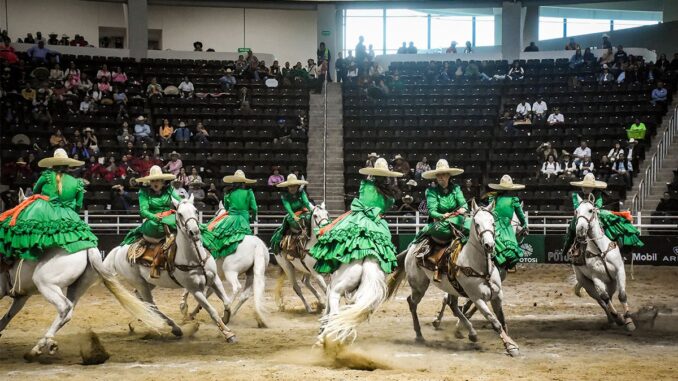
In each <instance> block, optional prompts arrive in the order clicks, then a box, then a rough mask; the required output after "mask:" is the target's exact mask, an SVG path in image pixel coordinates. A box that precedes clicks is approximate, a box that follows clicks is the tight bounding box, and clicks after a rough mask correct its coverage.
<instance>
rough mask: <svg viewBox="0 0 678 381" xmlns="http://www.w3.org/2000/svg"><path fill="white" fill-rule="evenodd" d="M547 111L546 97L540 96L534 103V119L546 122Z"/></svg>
mask: <svg viewBox="0 0 678 381" xmlns="http://www.w3.org/2000/svg"><path fill="white" fill-rule="evenodd" d="M546 111H548V107H547V105H546V102H544V97H543V96H540V97H539V98H538V100H537V101H536V102H534V103H533V104H532V113H533V114H534V121H535V122H539V123H544V122H545V121H546Z"/></svg>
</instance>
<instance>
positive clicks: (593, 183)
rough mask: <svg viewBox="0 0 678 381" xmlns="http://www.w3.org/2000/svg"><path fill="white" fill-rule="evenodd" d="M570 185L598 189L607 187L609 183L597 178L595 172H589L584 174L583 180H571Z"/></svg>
mask: <svg viewBox="0 0 678 381" xmlns="http://www.w3.org/2000/svg"><path fill="white" fill-rule="evenodd" d="M570 185H573V186H575V187H582V188H596V189H605V188H607V183H606V182H604V181H598V180H596V176H594V175H593V173H589V174H587V175H586V176H584V179H583V180H582V181H572V182H570Z"/></svg>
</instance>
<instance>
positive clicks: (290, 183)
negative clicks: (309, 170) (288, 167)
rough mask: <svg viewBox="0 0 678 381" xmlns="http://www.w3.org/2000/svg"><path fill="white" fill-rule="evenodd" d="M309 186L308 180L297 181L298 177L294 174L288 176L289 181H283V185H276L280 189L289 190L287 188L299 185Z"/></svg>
mask: <svg viewBox="0 0 678 381" xmlns="http://www.w3.org/2000/svg"><path fill="white" fill-rule="evenodd" d="M306 184H308V181H306V180H299V179H297V175H295V174H294V173H290V174H289V175H287V181H283V182H282V183H280V184H278V185H276V187H278V188H287V187H293V186H297V185H306Z"/></svg>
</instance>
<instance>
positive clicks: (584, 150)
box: [572, 140, 591, 166]
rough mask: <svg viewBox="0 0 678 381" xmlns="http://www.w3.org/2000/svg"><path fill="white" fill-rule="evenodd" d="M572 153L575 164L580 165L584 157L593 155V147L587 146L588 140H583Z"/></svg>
mask: <svg viewBox="0 0 678 381" xmlns="http://www.w3.org/2000/svg"><path fill="white" fill-rule="evenodd" d="M572 154H573V155H574V164H575V165H576V166H579V164H580V163H581V162H582V161H583V160H584V158H586V157H589V158H590V157H591V148H589V147H588V146H587V144H586V140H582V141H581V143H579V147H577V148H576V149H575V150H574V152H573V153H572Z"/></svg>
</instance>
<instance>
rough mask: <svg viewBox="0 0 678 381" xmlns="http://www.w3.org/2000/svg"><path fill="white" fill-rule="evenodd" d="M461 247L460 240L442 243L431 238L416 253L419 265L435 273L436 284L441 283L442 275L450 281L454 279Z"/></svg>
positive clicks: (421, 244)
mask: <svg viewBox="0 0 678 381" xmlns="http://www.w3.org/2000/svg"><path fill="white" fill-rule="evenodd" d="M461 247H462V245H461V243H460V241H459V239H455V240H452V241H448V242H440V241H437V240H435V239H433V238H429V239H427V240H425V241H422V242H421V243H420V244H419V249H418V250H417V253H416V257H417V263H418V265H419V266H420V267H423V268H425V269H427V270H430V271H433V273H434V275H433V281H434V282H440V276H441V275H442V274H446V275H447V277H448V278H449V279H452V276H453V275H454V274H453V271H454V270H455V262H456V260H457V256H458V255H459V252H460V251H461Z"/></svg>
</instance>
